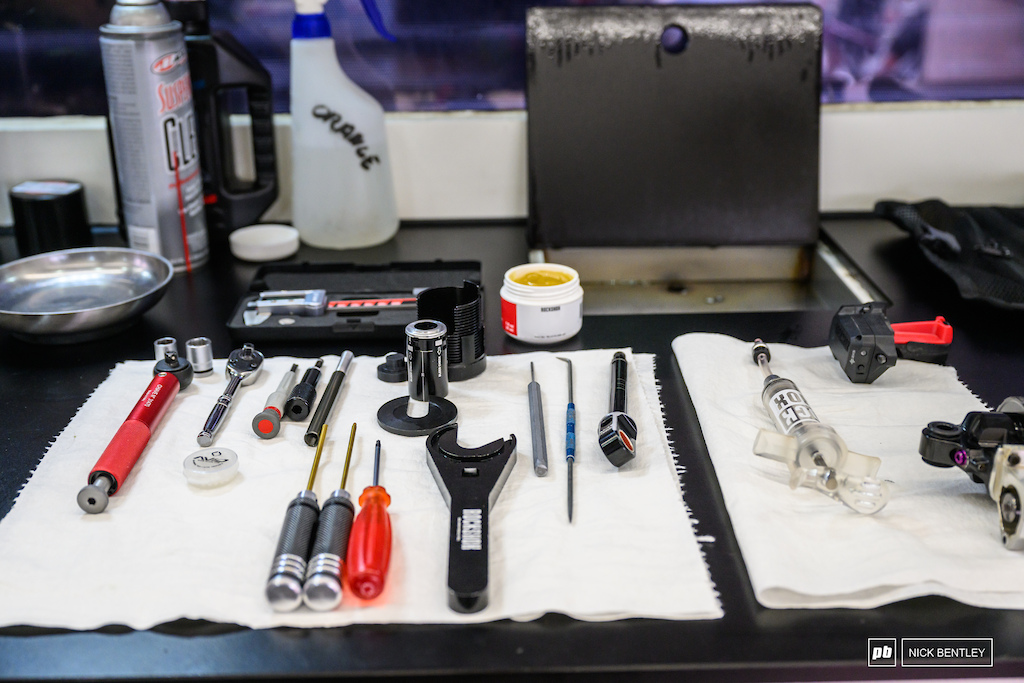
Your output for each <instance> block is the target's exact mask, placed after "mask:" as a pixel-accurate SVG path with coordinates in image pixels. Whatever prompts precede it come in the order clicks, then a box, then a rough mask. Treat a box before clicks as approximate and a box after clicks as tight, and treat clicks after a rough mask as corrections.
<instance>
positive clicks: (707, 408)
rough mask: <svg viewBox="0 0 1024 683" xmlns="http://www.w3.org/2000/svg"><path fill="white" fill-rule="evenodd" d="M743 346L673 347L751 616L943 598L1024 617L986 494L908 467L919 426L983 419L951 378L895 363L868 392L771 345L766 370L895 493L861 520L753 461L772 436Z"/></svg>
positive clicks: (825, 365)
mask: <svg viewBox="0 0 1024 683" xmlns="http://www.w3.org/2000/svg"><path fill="white" fill-rule="evenodd" d="M751 347H752V344H751V343H749V342H743V341H739V340H737V339H733V338H732V337H727V336H724V335H717V334H703V333H701V334H687V335H683V336H681V337H677V338H676V339H675V340H674V341H673V343H672V348H673V350H674V351H675V354H676V358H677V359H678V361H679V367H680V368H681V369H682V373H683V379H684V381H685V382H686V386H687V388H688V389H689V392H690V397H691V399H692V400H693V404H694V407H695V408H696V410H697V416H698V418H699V419H700V425H701V431H702V432H703V433H704V439H705V441H706V443H707V447H708V452H709V453H710V455H711V461H712V462H713V463H714V466H715V472H716V474H717V476H718V481H719V484H720V485H721V488H722V494H723V496H724V498H725V503H726V507H727V509H728V512H729V517H730V519H731V521H732V525H733V529H734V530H735V532H736V537H737V540H738V541H739V545H740V549H741V550H742V552H743V559H744V561H745V562H746V565H747V569H748V572H749V574H750V581H751V583H752V584H753V588H754V593H755V595H756V596H757V599H758V601H759V602H760V603H761V604H763V605H765V606H766V607H776V608H804V607H864V608H867V607H876V606H878V605H883V604H886V603H890V602H895V601H898V600H903V599H907V598H911V597H915V596H920V595H944V596H947V597H950V598H953V599H955V600H959V601H960V602H964V603H967V604H971V605H978V606H982V607H994V608H1013V609H1022V608H1024V584H1022V583H1021V581H1020V577H1021V576H1022V575H1024V553H1020V552H1013V551H1008V550H1006V549H1005V548H1004V547H1003V545H1002V541H1001V537H1000V533H999V522H998V513H997V511H996V505H995V503H994V502H993V501H992V500H991V498H989V495H988V492H987V490H986V489H985V487H984V486H982V485H981V484H977V483H974V482H973V481H971V480H970V478H969V477H967V476H966V475H965V474H964V473H963V472H962V471H960V470H959V469H957V468H950V469H945V468H937V467H932V466H930V465H928V464H926V463H925V462H923V461H922V460H921V456H920V455H919V454H918V442H919V441H920V438H921V430H922V429H923V428H924V427H925V426H927V424H928V423H929V422H933V421H937V420H941V421H945V422H951V423H954V424H960V422H961V421H963V419H964V416H965V415H966V414H967V413H968V412H970V411H975V410H988V408H987V407H986V406H985V405H984V404H983V403H982V402H981V401H980V400H978V398H977V397H975V396H974V395H973V394H972V393H971V392H970V391H969V390H968V389H967V388H966V387H965V386H964V385H963V384H962V383H961V382H960V381H959V380H958V379H957V375H956V370H955V369H954V368H951V367H943V366H939V365H932V364H928V363H920V362H916V361H909V360H900V361H899V362H898V363H897V364H896V365H895V366H894V367H893V368H890V369H889V370H888V371H887V372H886V373H885V374H883V375H882V376H881V377H880V378H879V379H877V380H875V382H874V383H872V384H853V383H851V382H850V381H849V380H848V379H847V377H846V375H845V374H843V371H842V369H841V368H840V366H839V364H838V363H837V362H836V361H835V359H834V358H833V357H832V353H831V352H830V351H829V349H828V348H826V347H820V348H813V349H805V348H798V347H794V346H789V345H786V344H769V349H770V351H771V369H772V371H773V372H774V373H775V374H777V375H779V376H781V377H785V378H788V379H791V380H793V381H794V382H795V383H796V385H797V387H798V388H799V389H800V390H801V392H802V393H803V395H804V397H805V398H806V399H807V402H808V403H809V404H810V406H811V408H812V409H813V410H814V411H815V413H817V415H818V417H819V419H821V420H822V421H823V422H825V423H826V424H828V425H830V426H832V427H833V428H834V429H835V430H836V431H837V432H838V433H839V435H840V436H841V437H842V438H843V440H844V441H845V442H846V445H847V446H848V447H849V449H850V450H851V451H855V452H857V453H863V454H865V455H871V456H875V457H878V458H881V460H882V464H881V467H880V469H879V471H878V475H877V476H878V477H879V478H881V479H884V480H886V481H888V482H890V487H891V490H892V494H891V498H890V500H889V503H888V505H887V506H886V507H885V508H883V509H882V510H881V511H879V512H878V513H876V514H874V515H870V516H868V515H861V514H858V513H856V512H854V511H853V510H851V509H849V508H847V507H846V506H845V505H843V504H842V503H839V502H836V501H833V500H831V499H829V498H827V497H826V496H824V495H822V494H821V493H818V492H816V491H814V490H811V489H809V488H804V487H800V488H798V489H796V490H791V489H790V488H789V486H788V485H787V482H788V479H789V472H788V470H787V468H786V466H785V465H784V464H782V463H779V462H775V461H772V460H769V459H767V458H763V457H760V456H756V455H754V454H753V452H752V450H751V449H752V446H753V443H754V437H755V436H756V435H757V431H758V429H769V430H774V426H773V425H772V422H771V419H770V418H769V416H768V413H767V412H766V411H765V408H764V407H763V405H762V404H761V389H762V387H763V375H762V373H761V371H760V370H759V369H758V367H757V366H756V365H755V364H754V362H753V360H752V359H751Z"/></svg>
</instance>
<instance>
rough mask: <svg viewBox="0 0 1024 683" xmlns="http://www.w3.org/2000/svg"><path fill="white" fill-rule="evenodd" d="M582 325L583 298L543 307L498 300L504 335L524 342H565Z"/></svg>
mask: <svg viewBox="0 0 1024 683" xmlns="http://www.w3.org/2000/svg"><path fill="white" fill-rule="evenodd" d="M582 325H583V297H579V298H578V299H577V300H576V301H571V302H569V303H566V304H554V305H551V306H543V305H538V304H530V305H524V304H518V305H517V304H514V303H512V302H510V301H507V300H506V299H504V298H502V300H501V326H502V329H504V330H505V333H506V334H508V335H509V336H511V337H515V338H516V339H520V340H522V341H526V342H541V343H543V342H556V341H560V340H562V339H568V338H569V337H571V336H573V335H574V334H576V333H577V332H579V330H580V327H581V326H582Z"/></svg>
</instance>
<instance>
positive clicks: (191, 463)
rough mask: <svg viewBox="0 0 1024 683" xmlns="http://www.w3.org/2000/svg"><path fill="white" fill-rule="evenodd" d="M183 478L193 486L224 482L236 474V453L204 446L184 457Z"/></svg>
mask: <svg viewBox="0 0 1024 683" xmlns="http://www.w3.org/2000/svg"><path fill="white" fill-rule="evenodd" d="M184 467H185V478H186V479H188V483H190V484H192V485H194V486H201V487H203V488H208V487H212V486H220V485H221V484H226V483H228V482H229V481H231V480H232V479H234V478H235V475H236V474H238V454H236V453H235V452H234V451H232V450H230V449H227V448H220V447H214V448H204V449H203V450H201V451H196V452H195V453H193V454H192V455H190V456H188V457H187V458H185V462H184Z"/></svg>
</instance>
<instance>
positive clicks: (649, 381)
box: [0, 351, 721, 629]
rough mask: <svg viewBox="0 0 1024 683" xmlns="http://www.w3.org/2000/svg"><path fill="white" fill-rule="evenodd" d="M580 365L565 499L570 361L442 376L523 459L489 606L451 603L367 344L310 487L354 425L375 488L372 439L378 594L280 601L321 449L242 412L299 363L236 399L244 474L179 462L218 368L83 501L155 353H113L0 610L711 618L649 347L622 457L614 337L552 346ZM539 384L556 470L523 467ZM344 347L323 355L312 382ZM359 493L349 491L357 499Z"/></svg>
mask: <svg viewBox="0 0 1024 683" xmlns="http://www.w3.org/2000/svg"><path fill="white" fill-rule="evenodd" d="M563 355H565V356H567V357H570V358H572V360H573V363H574V366H575V367H574V369H575V378H576V384H575V399H576V406H577V414H578V427H577V430H578V448H577V465H576V470H575V472H574V474H575V479H576V482H575V484H576V491H575V493H576V495H575V500H576V509H575V515H574V523H573V524H572V525H571V526H570V525H569V524H568V522H567V519H566V517H567V513H566V466H565V460H564V443H565V441H564V438H565V436H564V435H565V427H564V425H565V407H566V400H567V390H566V366H565V364H564V363H563V362H561V361H559V360H558V359H557V358H556V357H555V356H554V355H552V354H550V353H546V352H537V353H529V354H521V355H512V356H492V357H490V358H488V359H487V370H486V372H485V373H483V374H482V375H480V376H479V377H476V378H474V379H472V380H469V381H466V382H457V383H455V382H453V383H452V384H451V385H450V387H451V388H450V392H449V395H448V398H449V399H450V400H451V401H453V402H454V403H455V404H456V405H457V406H458V408H459V420H458V422H459V441H460V443H462V444H463V445H466V446H469V447H475V446H480V445H483V444H485V443H489V442H491V441H493V440H495V439H499V438H508V436H509V434H510V433H514V434H515V436H516V438H517V440H518V462H517V463H516V465H515V467H514V469H513V471H512V474H511V476H510V477H509V479H508V481H507V483H506V484H505V486H504V488H503V490H502V491H501V494H500V496H499V497H498V500H497V503H496V504H495V506H494V508H493V510H492V514H491V518H490V522H491V528H490V581H489V597H490V604H489V605H488V607H487V608H486V609H484V610H483V611H481V612H479V613H476V614H468V615H467V614H457V613H455V612H453V611H451V610H450V609H449V608H448V606H447V589H446V585H447V582H446V572H447V552H448V523H449V522H448V519H449V513H448V509H447V508H446V506H445V503H444V501H443V499H442V497H441V493H440V491H439V490H438V487H437V484H436V483H435V482H434V479H433V478H432V476H431V475H430V472H429V471H428V469H427V464H426V457H427V456H426V446H425V443H426V438H425V437H410V438H406V437H401V436H395V435H393V434H389V433H386V432H384V431H383V430H382V429H380V428H379V427H378V426H377V423H376V413H377V409H378V408H379V407H380V406H381V405H382V404H383V403H385V402H386V401H387V400H390V399H392V398H395V397H397V396H400V395H402V394H403V393H404V392H405V391H406V387H405V384H385V383H383V382H380V381H379V380H377V378H376V368H377V365H378V364H379V363H380V362H381V360H382V359H379V358H369V357H358V358H356V359H355V361H354V362H353V363H352V366H351V369H350V373H349V376H348V378H347V379H346V382H345V385H344V388H343V390H342V392H341V395H340V398H339V401H340V403H339V404H338V406H337V409H336V410H335V413H334V417H333V420H332V422H331V424H330V428H329V432H328V439H327V444H326V447H325V449H324V455H323V461H322V463H321V466H320V471H319V474H318V476H317V480H316V485H315V487H314V490H315V492H316V493H317V494H318V496H319V499H320V500H321V501H323V500H324V499H326V497H327V496H328V495H329V494H330V492H331V491H332V490H333V489H335V488H337V487H338V485H339V483H340V480H341V472H342V467H343V464H344V456H345V448H346V445H347V440H348V434H349V429H350V426H351V424H352V423H353V422H357V423H358V425H359V427H358V435H357V438H356V447H355V452H354V455H353V463H352V469H351V471H350V472H349V479H348V490H349V491H350V493H352V494H353V497H354V498H356V499H358V494H359V493H360V492H361V491H362V489H363V488H365V487H366V486H368V485H370V484H371V479H372V469H373V444H374V441H375V440H376V439H380V440H381V441H382V444H383V448H382V452H383V456H382V461H383V465H382V472H381V477H380V483H381V484H382V485H383V486H385V487H386V488H387V491H388V492H389V494H390V495H391V499H392V503H391V506H390V508H389V512H390V515H391V521H392V528H393V550H392V554H391V567H390V571H389V574H388V579H387V584H386V588H385V590H384V593H383V594H382V595H381V596H380V597H378V598H377V599H376V600H374V601H371V602H366V603H360V602H359V601H358V600H355V599H354V598H352V597H351V596H350V595H346V596H345V599H344V600H343V602H342V604H341V605H340V606H339V607H338V608H337V609H336V610H334V611H331V612H313V611H310V610H308V609H307V608H305V607H302V608H300V609H299V610H297V611H295V612H290V613H283V614H279V613H275V612H273V611H272V610H271V608H270V606H269V605H268V604H267V601H266V599H265V598H264V586H265V584H266V580H267V575H268V572H269V569H270V563H271V559H272V556H273V554H274V549H275V546H276V543H277V537H278V533H279V531H280V528H281V522H282V519H283V515H284V512H285V508H286V507H287V505H288V502H289V501H290V500H291V499H292V498H293V497H294V496H295V495H296V493H297V492H298V491H300V490H301V489H303V488H304V487H305V485H306V479H307V477H308V473H309V468H310V465H311V464H312V460H313V452H314V451H313V449H312V448H309V447H307V446H306V445H305V444H303V443H302V435H303V434H304V432H305V429H306V425H305V424H299V423H295V422H289V421H285V422H284V424H283V427H282V430H281V435H280V436H278V437H277V438H276V439H274V440H271V441H263V440H261V439H259V438H257V437H256V436H255V435H254V434H253V433H252V429H251V427H250V424H251V421H252V417H253V416H254V415H255V414H256V413H258V412H260V411H261V410H262V408H263V405H264V401H265V400H266V398H267V396H268V395H269V394H270V392H272V391H273V390H274V389H275V388H276V387H277V384H278V382H279V381H280V378H281V376H282V374H283V373H284V372H285V370H287V369H288V368H289V367H290V366H291V364H292V363H293V362H297V363H298V364H299V369H300V372H301V371H304V370H305V368H306V367H308V366H309V365H310V364H311V362H312V361H310V360H300V359H294V358H284V357H280V358H270V359H268V360H267V361H266V363H265V367H264V371H263V374H262V376H261V377H260V378H259V380H258V381H257V382H256V383H255V384H254V385H253V386H250V387H245V388H243V389H241V390H240V391H239V393H238V394H237V395H236V397H235V400H234V404H233V405H232V407H231V412H230V413H229V415H228V417H227V421H226V423H225V424H224V426H223V428H222V429H221V431H220V432H219V433H218V434H217V438H216V442H215V445H217V446H222V447H227V448H230V449H232V450H234V451H235V452H237V453H238V456H239V460H240V470H239V474H238V476H237V477H236V478H235V479H234V480H233V481H232V482H231V483H229V484H227V485H224V486H222V487H220V488H212V489H200V488H196V487H194V486H192V485H190V484H188V483H187V482H186V480H185V478H184V476H183V474H182V463H183V461H184V459H185V457H186V456H187V455H189V454H190V453H193V452H194V451H197V450H199V446H198V445H197V444H196V434H197V433H198V432H199V430H200V428H201V426H202V424H203V422H204V420H205V418H206V415H207V414H208V413H209V411H210V408H211V407H212V405H213V403H214V401H215V400H216V398H217V396H218V395H220V393H221V391H222V390H223V388H224V386H225V381H224V377H223V369H224V361H218V362H217V363H216V365H215V367H216V370H217V372H216V374H215V375H213V376H208V377H205V378H198V379H196V381H195V382H193V384H192V386H191V387H188V388H187V389H185V390H183V391H182V392H181V394H180V395H179V396H178V397H177V398H176V399H175V401H174V404H173V405H172V408H171V410H170V412H169V413H168V415H167V417H165V419H164V421H163V423H162V424H161V425H160V426H159V428H158V429H157V430H156V433H155V434H154V437H153V439H152V441H151V442H150V444H149V447H148V448H147V450H146V452H145V453H144V454H143V456H142V458H141V460H140V461H139V463H138V464H137V465H136V467H135V469H134V471H133V472H132V474H131V475H130V476H129V477H128V479H127V481H126V482H124V484H123V487H122V489H121V490H120V491H119V492H118V493H117V494H115V495H114V496H112V497H111V500H110V505H109V507H108V508H107V510H106V511H105V512H104V513H102V514H98V515H88V514H85V513H83V512H82V511H81V510H80V509H79V508H78V505H77V504H76V502H75V497H76V494H77V493H78V490H79V489H80V488H81V487H82V486H83V485H84V484H85V483H86V477H87V475H88V473H89V471H90V470H91V469H92V467H93V464H94V463H95V461H96V458H97V457H98V456H99V454H100V453H101V452H102V450H103V448H104V447H105V446H106V444H107V442H108V441H109V440H110V438H111V436H112V435H113V434H114V432H115V431H116V430H117V428H118V427H119V426H120V424H121V422H122V421H123V420H124V418H125V417H126V416H127V415H128V412H129V411H130V410H131V408H132V406H133V405H134V403H135V402H136V401H137V400H138V397H139V396H140V395H141V394H142V391H143V390H144V388H145V387H146V385H147V384H148V383H149V380H150V377H151V373H152V367H153V363H151V362H140V361H130V362H126V363H121V364H119V365H118V366H117V367H116V368H115V369H114V371H113V372H112V373H111V375H110V377H109V378H108V379H107V380H106V381H105V382H104V383H103V384H101V385H100V387H99V388H98V389H97V390H96V391H95V393H94V394H93V395H92V396H91V397H90V399H89V400H88V401H87V402H86V404H85V405H84V406H83V407H82V408H81V410H80V411H79V413H78V414H77V415H76V416H75V418H74V419H73V420H72V421H71V423H70V424H69V425H68V426H67V428H66V429H65V430H64V432H63V433H62V434H61V435H60V436H59V437H58V438H57V440H56V441H55V442H54V444H53V445H52V446H51V447H50V449H49V451H48V452H47V454H46V456H45V457H44V458H43V460H42V462H41V463H40V465H39V467H38V468H37V469H36V471H35V473H34V474H33V476H32V478H31V479H30V481H29V482H28V484H27V485H26V486H25V487H24V489H23V490H22V492H21V493H20V495H19V497H18V500H17V502H16V503H15V505H14V508H13V509H12V510H11V512H10V514H8V515H7V517H6V518H5V519H4V520H3V521H2V522H0V547H2V548H3V549H4V552H3V553H2V554H0V604H2V607H0V625H11V624H32V625H39V626H52V627H68V628H78V629H89V628H96V627H99V626H102V625H104V624H112V623H116V624H126V625H128V626H131V627H134V628H139V629H142V628H148V627H150V626H153V625H155V624H159V623H163V622H168V621H172V620H175V619H179V618H183V617H184V618H190V619H207V620H212V621H217V622H226V623H237V624H242V625H244V626H250V627H254V628H265V627H271V626H280V625H290V626H305V627H314V626H337V625H345V624H349V623H353V622H370V623H383V622H408V623H444V622H455V623H457V622H479V621H489V620H495V619H502V618H514V619H532V618H536V617H538V616H540V615H542V614H544V613H545V612H560V613H564V614H568V615H570V616H572V617H575V618H577V619H584V620H606V619H619V618H627V617H655V618H667V619H698V618H716V617H719V616H721V608H720V606H719V603H718V600H717V596H716V594H715V592H714V588H713V586H712V584H711V581H710V578H709V576H708V573H707V569H706V565H705V563H704V560H703V557H702V554H701V551H700V548H699V546H698V544H697V541H696V540H695V538H694V534H693V531H692V527H691V520H690V517H689V512H688V510H687V508H686V506H685V505H684V503H683V501H682V499H681V494H680V488H679V484H678V479H677V477H676V473H675V470H674V467H673V464H672V459H671V455H670V452H669V447H668V442H667V439H666V437H665V430H664V425H663V421H662V418H661V412H660V402H659V399H658V396H657V388H656V385H655V380H654V372H653V357H652V356H649V355H636V356H634V355H632V354H628V356H629V359H630V376H629V387H628V391H629V412H630V414H631V415H633V416H634V417H635V418H636V420H637V422H638V424H639V430H640V439H639V455H638V457H637V459H636V461H634V463H633V464H630V465H627V466H625V467H623V468H622V469H621V470H616V469H615V468H614V467H612V466H611V465H610V464H608V462H607V461H606V460H605V459H604V457H603V455H602V454H601V452H600V450H599V448H598V446H597V439H596V431H597V422H598V420H599V419H600V417H601V416H602V415H603V414H604V413H605V412H607V410H608V395H609V387H610V373H611V365H610V363H611V357H612V351H580V352H573V353H568V354H563ZM531 361H532V362H534V364H535V368H536V374H537V379H538V381H539V382H540V383H541V386H542V390H543V401H544V417H545V421H546V427H547V430H546V431H547V445H548V454H549V462H550V472H549V473H548V475H547V476H546V477H544V478H538V477H537V476H535V475H534V473H533V466H532V455H531V453H532V450H531V439H530V428H529V425H530V422H529V409H528V402H527V390H526V387H527V383H528V382H529V381H530V370H529V367H530V366H529V364H530V362H531ZM336 362H337V357H330V356H328V357H326V358H325V362H324V370H325V372H324V375H325V378H324V379H323V380H322V381H321V384H320V388H321V389H322V388H323V386H324V384H325V383H326V378H327V377H329V375H330V373H331V371H332V370H333V368H334V367H335V365H336ZM357 508H358V506H357Z"/></svg>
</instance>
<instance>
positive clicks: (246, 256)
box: [228, 223, 299, 263]
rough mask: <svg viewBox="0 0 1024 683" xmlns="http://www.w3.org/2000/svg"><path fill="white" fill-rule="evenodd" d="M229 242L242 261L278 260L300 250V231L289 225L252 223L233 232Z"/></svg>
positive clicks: (232, 250) (236, 256) (233, 251)
mask: <svg viewBox="0 0 1024 683" xmlns="http://www.w3.org/2000/svg"><path fill="white" fill-rule="evenodd" d="M228 242H229V244H230V245H231V253H232V254H234V256H235V258H237V259H241V260H242V261H254V262H256V263H262V262H264V261H278V260H280V259H284V258H288V257H289V256H291V255H292V254H294V253H295V252H297V251H298V250H299V231H298V230H296V229H295V228H293V227H291V226H289V225H276V224H270V223H268V224H266V225H250V226H249V227H248V228H240V229H239V230H235V231H234V232H232V233H231V234H230V235H229V236H228Z"/></svg>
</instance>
